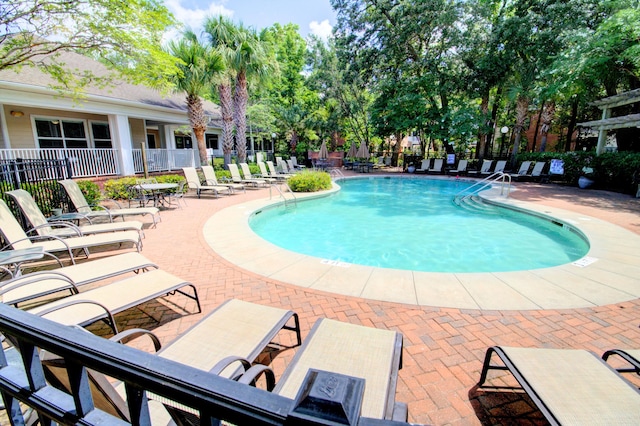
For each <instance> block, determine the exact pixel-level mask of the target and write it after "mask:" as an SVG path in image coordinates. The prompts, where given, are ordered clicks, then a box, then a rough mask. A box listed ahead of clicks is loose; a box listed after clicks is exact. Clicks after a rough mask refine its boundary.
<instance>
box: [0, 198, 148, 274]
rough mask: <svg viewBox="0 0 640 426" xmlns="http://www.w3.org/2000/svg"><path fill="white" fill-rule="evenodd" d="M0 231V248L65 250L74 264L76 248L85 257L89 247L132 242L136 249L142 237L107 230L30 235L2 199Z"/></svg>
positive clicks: (49, 251)
mask: <svg viewBox="0 0 640 426" xmlns="http://www.w3.org/2000/svg"><path fill="white" fill-rule="evenodd" d="M0 233H2V236H3V237H4V241H5V243H6V246H4V247H2V248H0V250H7V249H8V248H12V249H22V248H29V247H34V246H35V247H42V249H43V250H44V251H45V252H47V253H56V252H66V253H67V254H68V255H69V257H70V258H71V262H72V263H74V264H75V256H74V254H73V251H74V250H78V249H80V250H82V251H83V252H84V253H85V255H86V256H87V257H88V256H89V247H97V246H106V245H113V244H122V243H132V244H133V245H134V247H135V248H136V249H137V250H138V251H140V250H141V249H142V239H141V238H140V234H139V233H138V232H136V231H121V232H109V233H104V234H95V235H85V236H81V237H69V238H60V237H57V236H54V235H48V236H45V237H42V236H39V235H34V236H31V237H30V236H28V235H27V234H26V233H25V232H24V231H23V230H22V227H21V226H20V223H18V221H17V220H16V218H15V217H14V216H13V213H11V210H9V207H8V206H7V204H6V203H5V202H4V200H0ZM54 257H55V256H54Z"/></svg>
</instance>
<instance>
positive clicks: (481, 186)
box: [453, 172, 511, 205]
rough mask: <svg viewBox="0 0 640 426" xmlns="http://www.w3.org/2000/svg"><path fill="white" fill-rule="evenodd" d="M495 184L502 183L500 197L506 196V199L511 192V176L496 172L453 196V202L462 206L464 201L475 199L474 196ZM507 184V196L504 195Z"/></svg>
mask: <svg viewBox="0 0 640 426" xmlns="http://www.w3.org/2000/svg"><path fill="white" fill-rule="evenodd" d="M493 183H500V195H504V196H505V197H508V196H509V193H510V192H511V176H510V175H509V174H507V173H503V172H495V173H493V174H491V175H489V176H487V177H486V178H484V179H482V180H481V181H479V182H476V183H474V184H473V185H471V186H469V187H467V188H464V189H463V190H461V191H460V192H458V193H457V194H456V195H454V196H453V202H454V203H455V204H457V205H460V203H461V202H462V201H464V200H465V199H467V198H470V197H473V196H474V195H477V194H478V193H479V192H480V191H483V190H485V189H487V188H489V187H491V185H492V184H493ZM505 183H506V188H507V189H506V191H507V193H506V194H505V193H504V191H505Z"/></svg>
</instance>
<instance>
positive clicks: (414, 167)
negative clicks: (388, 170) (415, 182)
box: [407, 166, 416, 173]
mask: <svg viewBox="0 0 640 426" xmlns="http://www.w3.org/2000/svg"><path fill="white" fill-rule="evenodd" d="M407 171H408V172H409V173H413V172H415V171H416V166H409V167H407Z"/></svg>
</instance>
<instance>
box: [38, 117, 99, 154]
mask: <svg viewBox="0 0 640 426" xmlns="http://www.w3.org/2000/svg"><path fill="white" fill-rule="evenodd" d="M35 126H36V132H37V135H38V144H39V145H40V148H87V146H88V142H87V135H86V132H85V126H84V121H74V120H58V119H52V120H43V119H36V120H35Z"/></svg>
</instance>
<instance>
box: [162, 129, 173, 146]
mask: <svg viewBox="0 0 640 426" xmlns="http://www.w3.org/2000/svg"><path fill="white" fill-rule="evenodd" d="M161 127H162V130H161V132H163V134H164V141H165V146H164V147H163V148H164V149H176V138H175V135H174V133H173V126H169V125H166V126H161Z"/></svg>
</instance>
